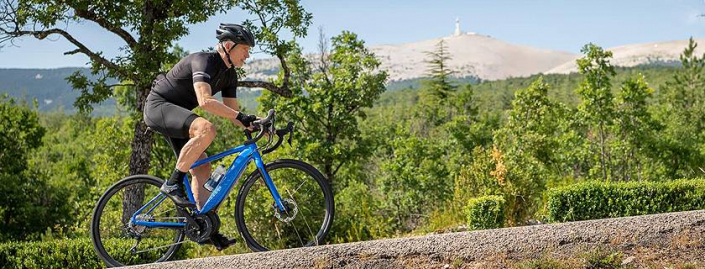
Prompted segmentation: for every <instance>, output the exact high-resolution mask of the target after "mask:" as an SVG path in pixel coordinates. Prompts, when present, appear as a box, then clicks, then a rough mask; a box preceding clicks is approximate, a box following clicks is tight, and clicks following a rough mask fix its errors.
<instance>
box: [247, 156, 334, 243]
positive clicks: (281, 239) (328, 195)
mask: <svg viewBox="0 0 705 269" xmlns="http://www.w3.org/2000/svg"><path fill="white" fill-rule="evenodd" d="M267 171H268V173H269V175H270V176H271V178H272V181H273V183H274V185H275V186H276V188H277V190H278V191H279V194H280V196H281V197H282V200H283V202H284V203H285V204H288V209H287V211H288V212H281V211H279V214H277V212H278V210H277V209H276V207H275V203H274V199H273V198H272V195H271V193H270V192H269V189H268V188H267V186H266V184H265V183H264V180H263V179H262V176H261V174H260V173H259V172H255V173H253V174H252V175H251V176H250V177H249V178H248V180H247V182H246V183H245V184H244V185H243V186H242V188H241V191H240V193H239V194H238V204H237V209H236V210H237V212H236V216H237V218H238V220H237V221H238V229H239V230H240V233H241V234H242V236H243V238H244V239H245V241H246V243H247V244H248V246H249V247H250V248H251V249H252V250H255V251H264V250H275V249H287V248H297V247H308V246H315V245H318V244H321V243H322V242H323V238H324V237H325V236H326V234H327V233H328V230H329V229H330V224H331V222H332V219H333V211H334V205H333V195H332V192H331V190H330V186H329V184H328V182H327V181H326V180H325V178H324V177H323V176H322V175H321V174H320V172H318V170H316V169H315V168H313V167H312V166H310V165H308V164H305V163H303V162H298V161H293V160H284V161H277V162H275V163H272V164H269V165H267ZM277 215H278V216H277Z"/></svg>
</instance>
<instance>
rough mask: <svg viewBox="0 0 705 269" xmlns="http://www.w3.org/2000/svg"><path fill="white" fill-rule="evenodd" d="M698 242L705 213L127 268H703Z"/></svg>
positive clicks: (703, 249)
mask: <svg viewBox="0 0 705 269" xmlns="http://www.w3.org/2000/svg"><path fill="white" fill-rule="evenodd" d="M704 237H705V211H704V210H700V211H689V212H678V213H668V214H658V215H648V216H638V217H626V218H616V219H603V220H590V221H579V222H570V223H559V224H549V225H535V226H525V227H516V228H504V229H495V230H483V231H473V232H459V233H447V234H436V235H429V236H419V237H409V238H397V239H388V240H375V241H366V242H356V243H348V244H339V245H327V246H320V247H310V248H299V249H290V250H282V251H270V252H262V253H248V254H241V255H232V256H220V257H210V258H202V259H192V260H186V261H176V262H168V263H159V264H152V265H144V266H139V267H134V268H190V269H197V268H338V267H349V268H406V267H423V268H428V267H437V268H449V267H453V268H454V267H464V268H472V267H477V268H492V267H496V268H501V267H506V266H508V265H512V264H515V263H516V262H517V261H524V260H533V259H541V258H545V257H551V258H552V259H561V258H565V259H568V258H569V257H574V256H575V255H578V254H579V253H584V252H585V251H589V250H590V249H595V248H600V249H605V248H607V249H609V250H610V251H620V252H622V253H623V254H624V258H626V259H625V264H629V265H631V266H635V267H645V266H647V265H648V266H651V265H654V264H657V265H660V264H664V263H665V264H672V263H674V262H676V263H677V262H680V261H688V262H691V263H695V264H698V265H699V266H697V267H703V266H705V257H703V256H704V255H705V238H704ZM661 268H663V266H661Z"/></svg>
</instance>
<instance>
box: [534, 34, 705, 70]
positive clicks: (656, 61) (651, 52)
mask: <svg viewBox="0 0 705 269" xmlns="http://www.w3.org/2000/svg"><path fill="white" fill-rule="evenodd" d="M695 42H696V43H698V44H699V45H700V46H698V47H697V48H696V49H695V55H698V56H701V55H702V54H703V53H705V48H703V45H705V38H695ZM687 46H688V40H677V41H667V42H652V43H643V44H631V45H626V46H618V47H614V48H606V50H609V51H611V52H612V53H613V57H612V59H611V60H610V63H611V64H612V65H615V66H621V67H633V66H638V65H665V66H674V65H680V58H679V57H680V54H681V53H683V50H685V48H686V47H687ZM579 57H582V56H579ZM579 57H576V58H574V59H571V60H570V61H568V62H566V63H564V64H562V65H560V66H557V67H555V68H553V69H551V70H549V71H547V72H546V73H547V74H567V73H571V72H577V71H578V66H577V64H576V62H575V60H576V59H578V58H579Z"/></svg>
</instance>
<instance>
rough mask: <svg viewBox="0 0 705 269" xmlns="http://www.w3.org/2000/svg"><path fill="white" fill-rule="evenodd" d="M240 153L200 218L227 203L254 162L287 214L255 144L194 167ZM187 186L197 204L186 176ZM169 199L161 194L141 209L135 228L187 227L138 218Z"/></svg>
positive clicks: (183, 224)
mask: <svg viewBox="0 0 705 269" xmlns="http://www.w3.org/2000/svg"><path fill="white" fill-rule="evenodd" d="M236 153H240V155H238V156H237V157H236V158H235V160H234V161H233V163H232V164H230V167H229V168H228V170H227V171H226V172H225V175H224V176H223V178H222V179H221V180H220V183H218V186H216V187H215V189H213V192H212V193H211V195H210V196H209V197H208V200H207V201H206V203H205V204H204V205H203V207H202V208H201V210H197V209H194V210H195V211H196V214H199V215H200V214H205V213H208V212H210V211H211V210H213V209H214V208H216V207H217V206H218V205H219V204H220V203H221V202H223V200H225V198H227V197H228V194H229V193H230V191H231V190H232V189H233V187H234V186H235V183H237V180H238V179H239V178H240V176H242V173H244V172H245V169H246V168H247V165H248V164H249V163H250V161H252V160H254V161H255V165H256V166H257V169H259V172H260V173H261V174H262V176H263V178H264V182H265V184H267V188H268V189H269V191H270V193H271V194H272V197H273V198H274V202H275V203H276V205H277V207H278V208H279V210H282V211H284V205H283V204H282V202H281V196H280V195H279V192H278V191H277V188H276V187H275V186H274V183H273V182H272V178H270V177H269V173H267V170H266V169H265V165H264V162H262V156H261V155H260V153H259V151H258V149H257V144H255V143H249V144H245V145H242V146H239V147H235V148H232V149H229V150H227V151H225V152H222V153H220V154H217V155H214V156H211V157H208V158H205V159H203V160H199V161H197V162H196V163H194V164H193V165H192V166H191V169H193V168H195V167H198V166H201V165H203V164H206V163H209V162H211V161H214V160H218V159H222V158H224V157H226V156H229V155H233V154H236ZM184 185H185V186H186V193H187V195H188V198H189V200H191V202H194V203H196V201H195V199H194V197H193V192H192V191H191V185H190V184H189V181H188V176H184ZM165 199H167V197H166V196H165V195H164V194H162V193H159V195H157V196H155V197H154V198H152V199H151V200H150V201H149V202H147V203H146V204H145V205H144V206H142V207H141V208H140V209H139V210H137V212H135V214H133V215H132V219H131V222H132V223H133V224H134V225H142V226H146V227H150V228H155V227H164V228H178V227H184V226H186V223H185V222H155V221H145V220H139V219H137V216H138V215H140V214H142V212H145V210H146V212H145V213H144V214H150V213H152V211H153V210H154V209H155V208H157V207H158V206H159V204H161V203H162V202H163V201H164V200H165Z"/></svg>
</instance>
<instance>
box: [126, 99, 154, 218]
mask: <svg viewBox="0 0 705 269" xmlns="http://www.w3.org/2000/svg"><path fill="white" fill-rule="evenodd" d="M149 91H150V88H149V87H142V89H140V90H139V92H138V95H137V111H138V112H139V115H142V113H143V111H144V102H145V100H146V99H147V95H148V94H149ZM151 152H152V132H147V125H145V123H144V120H143V119H142V117H140V118H139V120H138V121H137V122H136V123H135V129H134V136H133V137H132V154H131V155H130V175H146V174H147V173H148V172H149V165H150V162H151V160H152V158H151V157H152V155H151ZM143 201H144V186H142V184H139V185H135V186H134V187H128V188H126V189H125V194H124V196H123V201H122V205H123V211H122V212H123V216H122V217H123V218H122V220H123V222H125V223H126V221H129V218H130V217H131V216H132V214H133V213H134V212H136V211H137V210H138V209H139V208H140V207H142V203H143Z"/></svg>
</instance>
